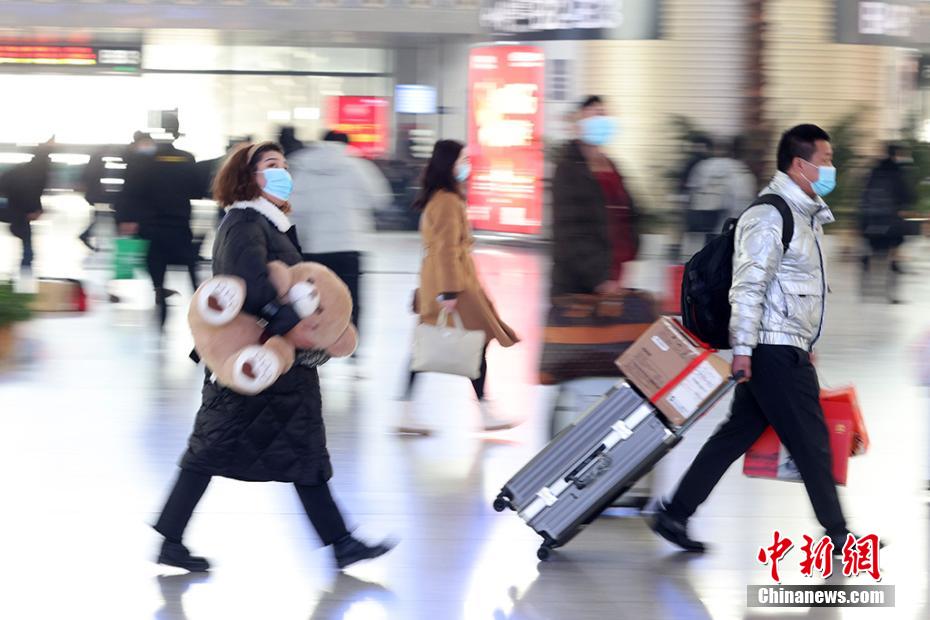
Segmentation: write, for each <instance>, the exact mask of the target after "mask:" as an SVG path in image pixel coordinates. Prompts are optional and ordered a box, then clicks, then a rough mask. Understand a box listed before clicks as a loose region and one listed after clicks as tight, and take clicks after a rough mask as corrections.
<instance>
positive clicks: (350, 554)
mask: <svg viewBox="0 0 930 620" xmlns="http://www.w3.org/2000/svg"><path fill="white" fill-rule="evenodd" d="M395 546H396V543H394V542H382V543H379V544H377V545H372V546H369V545H366V544H365V543H363V542H362V541H360V540H359V539H357V538H355V537H353V536H352V535H351V534H346V535H345V536H343V537H342V538H340V539H339V540H337V541H336V542H335V543H333V553H334V554H335V555H336V564H337V565H338V566H339V570H342V569H344V568H347V567H349V566H351V565H352V564H355V563H356V562H361V561H362V560H373V559H374V558H377V557H381V556H382V555H384V554H385V553H387V552H388V551H390V550H391V549H393V548H394V547H395Z"/></svg>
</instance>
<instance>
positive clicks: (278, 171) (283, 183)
mask: <svg viewBox="0 0 930 620" xmlns="http://www.w3.org/2000/svg"><path fill="white" fill-rule="evenodd" d="M262 174H264V175H265V187H263V188H262V191H264V192H265V193H266V194H268V195H269V196H274V197H275V198H277V199H279V200H287V199H288V198H290V197H291V191H293V189H294V181H293V179H291V173H290V172H288V171H287V170H285V169H284V168H268V169H266V170H263V171H262Z"/></svg>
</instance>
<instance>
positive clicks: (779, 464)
mask: <svg viewBox="0 0 930 620" xmlns="http://www.w3.org/2000/svg"><path fill="white" fill-rule="evenodd" d="M820 405H821V407H823V416H824V420H825V422H826V424H827V431H828V433H829V434H830V453H831V455H832V460H833V478H834V480H836V483H837V484H839V485H845V484H846V480H847V473H848V468H849V457H851V456H856V455H859V454H865V452H866V451H867V450H868V448H869V434H868V431H867V430H866V428H865V421H864V420H863V419H862V412H861V410H860V409H859V403H858V400H857V399H856V390H855V388H854V387H852V386H849V387H844V388H839V389H834V390H822V391H821V392H820ZM743 474H745V475H746V476H749V477H751V478H772V479H775V480H788V481H791V482H803V480H802V479H801V474H800V472H799V471H798V469H797V467H796V466H795V464H794V459H792V458H791V454H790V453H789V452H788V451H787V450H786V449H785V446H783V445H782V443H781V441H780V440H779V438H778V434H777V433H776V432H775V429H774V428H772V427H771V426H770V427H768V428H767V429H766V430H765V432H764V433H762V436H761V437H760V438H759V439H758V441H756V443H754V444H753V445H752V447H751V448H749V450H748V451H747V452H746V457H745V459H744V460H743Z"/></svg>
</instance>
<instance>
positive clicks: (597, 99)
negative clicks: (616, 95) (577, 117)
mask: <svg viewBox="0 0 930 620" xmlns="http://www.w3.org/2000/svg"><path fill="white" fill-rule="evenodd" d="M603 103H604V99H603V98H602V97H601V96H600V95H589V96H588V97H585V98H584V101H582V102H581V105H579V106H578V109H579V110H587V109H588V108H590V107H591V106H595V105H603Z"/></svg>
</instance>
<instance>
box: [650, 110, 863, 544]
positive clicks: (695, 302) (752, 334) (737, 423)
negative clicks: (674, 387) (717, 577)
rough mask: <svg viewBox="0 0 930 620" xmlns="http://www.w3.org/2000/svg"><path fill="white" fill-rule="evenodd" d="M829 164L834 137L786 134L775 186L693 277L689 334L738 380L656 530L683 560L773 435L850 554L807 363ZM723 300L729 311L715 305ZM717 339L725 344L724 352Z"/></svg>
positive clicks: (818, 304)
mask: <svg viewBox="0 0 930 620" xmlns="http://www.w3.org/2000/svg"><path fill="white" fill-rule="evenodd" d="M832 159H833V147H832V146H831V144H830V136H829V135H828V134H827V133H826V132H825V131H824V130H823V129H821V128H819V127H817V126H815V125H799V126H797V127H794V128H793V129H790V130H789V131H787V132H785V133H784V134H783V135H782V137H781V141H780V143H779V145H778V172H777V173H776V174H775V177H774V179H772V181H771V183H770V184H769V185H768V187H766V188H765V189H764V190H763V191H762V193H761V194H760V198H759V199H758V200H757V201H756V202H755V203H753V205H751V206H750V208H748V209H747V210H746V211H744V212H743V214H742V215H741V216H740V218H739V220H738V222H737V223H736V224H735V226H734V227H731V228H730V230H729V231H728V232H727V233H726V234H724V235H722V236H720V237H718V238H717V239H715V240H714V241H712V242H711V243H710V244H708V246H707V247H705V249H704V250H702V251H701V252H699V253H698V254H697V255H696V256H695V257H694V258H692V260H691V261H690V262H689V263H688V266H687V267H686V269H685V284H684V286H683V290H682V293H683V299H682V312H683V321H684V324H685V327H687V328H689V329H691V330H692V331H695V333H696V335H697V336H698V337H699V338H702V339H704V340H705V341H710V344H711V345H713V346H717V347H721V348H728V347H730V346H731V347H732V349H733V367H732V370H733V375H734V377H735V378H737V380H738V381H739V385H737V387H736V393H735V396H734V399H733V405H732V409H731V411H730V417H729V419H727V421H726V422H724V423H723V424H722V425H721V426H720V428H718V429H717V431H716V432H715V433H714V435H713V436H712V437H711V438H710V439H709V440H708V442H707V444H706V445H704V447H703V448H702V449H701V451H700V453H699V454H698V455H697V457H696V458H695V460H694V462H693V463H692V464H691V467H690V468H689V469H688V471H687V473H686V474H685V475H684V477H683V478H682V480H681V482H680V483H679V486H678V489H677V490H676V491H675V494H674V495H673V496H672V498H671V499H670V500H668V501H660V502H659V504H658V506H657V509H656V511H655V513H654V514H653V515H652V516H651V518H650V521H649V525H650V527H651V528H652V529H653V531H655V532H656V533H657V534H658V535H659V536H661V537H663V538H665V539H666V540H668V541H669V542H671V543H673V544H675V545H677V546H679V547H681V548H682V549H685V550H686V551H692V552H703V551H705V545H704V544H703V543H701V542H699V541H697V540H694V539H693V538H691V537H690V536H689V534H688V529H687V524H688V519H689V518H690V517H691V516H692V515H693V514H694V512H695V511H696V510H697V508H698V506H700V505H701V504H702V503H703V502H704V501H705V500H706V499H707V498H708V496H709V495H710V493H711V491H713V489H714V487H715V486H716V485H717V483H718V482H719V481H720V479H721V478H722V477H723V474H724V473H725V472H726V471H727V469H729V467H730V465H731V464H732V463H733V462H734V461H735V460H736V459H738V458H739V457H740V456H742V455H743V454H744V453H745V452H746V451H747V450H748V449H749V448H750V446H752V444H753V443H755V441H756V440H757V439H758V438H759V436H760V435H762V432H763V431H764V430H765V429H766V428H767V427H768V426H769V425H771V426H772V427H774V429H775V431H776V432H777V433H778V436H779V438H780V439H781V442H782V444H783V445H784V446H785V448H787V450H788V451H789V452H790V453H791V455H792V457H793V458H794V461H795V463H796V465H797V468H798V470H799V471H800V473H801V476H802V478H803V479H804V484H805V486H806V488H807V493H808V496H809V497H810V500H811V504H812V505H813V508H814V512H815V514H816V516H817V519H818V520H819V521H820V524H821V525H822V526H823V527H824V529H825V530H826V533H827V535H828V536H830V537H831V539H832V540H833V544H834V549H835V550H842V549H843V545H844V543H845V540H846V535H847V532H848V530H847V528H846V520H845V518H844V516H843V510H842V508H841V506H840V501H839V497H838V495H837V492H836V485H835V482H834V479H833V474H832V462H831V457H830V441H829V435H828V432H827V427H826V424H825V422H824V416H823V410H822V409H821V406H820V400H819V396H820V386H819V384H818V381H817V372H816V370H815V369H814V366H813V363H812V360H811V352H812V351H813V347H814V345H815V344H816V343H817V341H818V340H819V339H820V334H821V331H822V329H823V319H824V302H825V297H826V292H827V285H826V277H825V266H824V256H823V251H822V238H823V225H824V224H828V223H830V222H832V221H833V219H834V218H833V215H832V213H831V211H830V208H829V207H828V206H827V204H826V203H825V202H824V201H823V198H822V197H823V196H826V195H827V194H829V193H830V192H831V191H832V190H833V188H834V187H835V185H836V169H835V168H834V167H833V165H832ZM728 248H732V251H729V253H727V252H728ZM730 268H732V281H731V282H729V285H728V286H725V285H722V284H721V279H720V278H719V277H718V274H719V273H721V272H723V273H724V274H726V272H727V271H728V270H729V269H730ZM721 290H723V291H726V295H727V296H726V297H724V299H728V300H729V306H727V304H726V302H725V301H724V303H723V304H721V303H720V302H719V297H720V291H721ZM715 293H716V294H715ZM715 299H716V300H717V301H716V303H715ZM721 330H723V334H724V335H723V338H724V342H719V340H720V338H721V335H720V334H721ZM727 332H728V338H727ZM714 340H717V342H714ZM726 340H728V341H729V342H726Z"/></svg>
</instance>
